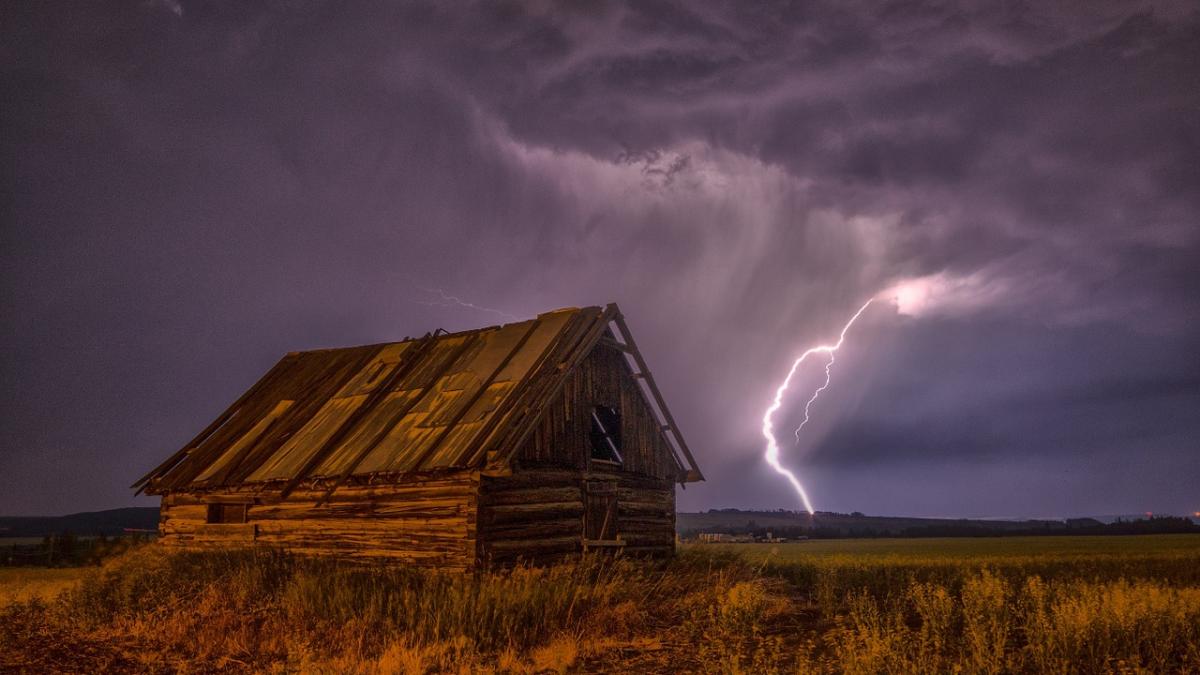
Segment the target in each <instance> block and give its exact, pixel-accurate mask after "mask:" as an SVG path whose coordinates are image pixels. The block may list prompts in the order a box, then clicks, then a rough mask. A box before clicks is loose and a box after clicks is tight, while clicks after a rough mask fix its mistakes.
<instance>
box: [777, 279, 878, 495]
mask: <svg viewBox="0 0 1200 675" xmlns="http://www.w3.org/2000/svg"><path fill="white" fill-rule="evenodd" d="M874 301H875V298H871V299H870V300H868V301H866V302H865V303H864V304H863V306H862V307H859V308H858V311H857V312H855V313H854V316H852V317H850V320H849V321H847V322H846V325H845V326H842V332H841V333H839V334H838V340H837V342H836V343H834V344H831V345H818V346H816V347H810V348H809V349H808V350H806V351H805V352H804V353H803V354H801V355H800V356H799V357H798V358H797V359H796V360H795V361H793V362H792V367H791V369H790V370H788V374H787V377H785V378H783V383H782V384H780V385H779V388H778V389H776V390H775V399H774V400H773V401H772V402H771V406H770V407H769V408H767V411H766V412H765V413H763V421H762V433H763V437H764V438H766V439H767V451H766V455H765V456H766V460H767V464H770V465H771V468H772V469H775V471H777V472H778V473H779V474H781V475H782V476H783V477H784V478H787V479H788V482H789V483H791V484H792V487H793V488H795V489H796V493H797V494H799V495H800V500H801V501H803V502H804V508H805V509H806V510H807V511H808V512H809V513H810V514H812V513H814V511H813V506H812V502H811V501H809V499H808V493H807V492H805V491H804V486H803V485H801V484H800V479H798V478H796V474H794V473H792V472H791V471H790V470H788V469H787V468H786V467H784V466H783V465H782V464H780V463H779V442H778V441H776V440H775V431H774V425H773V424H772V423H771V417H772V416H773V415H774V414H775V413H776V412H777V411H778V410H779V409H780V408H781V407H782V406H783V395H784V393H785V392H787V390H788V386H790V385H791V383H792V376H794V375H795V374H796V370H797V369H798V368H800V364H802V363H804V361H805V360H806V359H808V357H810V356H812V355H813V354H827V355H829V362H828V363H826V364H825V384H823V385H821V386H820V387H818V388H817V390H816V391H815V392H813V395H812V398H810V399H808V403H806V404H805V405H804V421H803V422H801V423H800V426H799V427H797V428H796V439H797V440H799V438H800V430H801V429H803V428H804V425H805V424H808V420H809V409H810V408H811V407H812V404H813V401H815V400H817V397H818V396H820V395H821V392H822V391H824V390H825V388H826V387H828V386H829V378H830V369H831V368H832V367H833V361H834V354H836V353H837V350H838V349H840V348H841V347H842V343H843V342H845V341H846V332H847V331H849V330H850V327H851V326H853V325H854V322H855V321H857V320H858V317H859V316H861V315H862V313H863V312H864V311H865V310H866V309H867V307H868V306H869V305H870V304H871V303H872V302H874Z"/></svg>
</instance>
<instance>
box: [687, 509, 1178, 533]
mask: <svg viewBox="0 0 1200 675" xmlns="http://www.w3.org/2000/svg"><path fill="white" fill-rule="evenodd" d="M1122 521H1123V522H1121V521H1117V522H1109V523H1105V522H1102V521H1101V520H1098V519H1095V518H1070V519H1067V520H978V519H968V518H961V519H951V518H903V517H892V516H868V515H864V514H862V513H830V512H827V511H818V512H817V513H816V514H815V515H809V514H808V513H805V512H796V511H783V510H780V511H741V510H739V509H711V510H709V511H705V512H702V513H679V514H676V518H675V529H676V531H677V532H679V534H680V536H683V537H691V536H695V535H697V534H699V533H701V532H717V533H724V534H753V535H758V536H764V535H765V534H766V533H768V532H770V533H771V534H772V535H774V536H776V537H796V536H808V537H817V538H840V537H961V536H967V537H970V536H980V537H987V536H1001V535H1006V534H1011V535H1015V534H1050V533H1062V534H1142V533H1144V534H1150V533H1154V532H1193V531H1200V527H1197V526H1196V525H1195V524H1194V523H1193V522H1192V521H1190V520H1188V519H1185V518H1178V517H1161V518H1160V517H1157V516H1156V517H1154V518H1145V517H1141V518H1132V519H1128V520H1126V519H1122Z"/></svg>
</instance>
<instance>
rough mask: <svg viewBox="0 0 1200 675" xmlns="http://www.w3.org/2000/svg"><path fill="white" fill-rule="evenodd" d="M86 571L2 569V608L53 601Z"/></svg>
mask: <svg viewBox="0 0 1200 675" xmlns="http://www.w3.org/2000/svg"><path fill="white" fill-rule="evenodd" d="M84 571H85V570H84V569H83V568H79V567H0V606H3V605H6V604H8V603H10V602H28V601H30V600H35V599H36V600H42V601H48V600H53V599H54V598H56V597H58V595H59V594H60V593H62V592H63V591H65V590H67V589H68V588H71V587H72V586H74V585H75V583H76V582H77V581H79V580H80V579H81V578H83V575H84Z"/></svg>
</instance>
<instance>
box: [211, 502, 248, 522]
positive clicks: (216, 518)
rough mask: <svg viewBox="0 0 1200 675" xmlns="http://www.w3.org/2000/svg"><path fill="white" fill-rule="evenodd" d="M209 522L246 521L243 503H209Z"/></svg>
mask: <svg viewBox="0 0 1200 675" xmlns="http://www.w3.org/2000/svg"><path fill="white" fill-rule="evenodd" d="M206 522H209V523H244V522H246V505H245V504H209V505H208V518H207V519H206Z"/></svg>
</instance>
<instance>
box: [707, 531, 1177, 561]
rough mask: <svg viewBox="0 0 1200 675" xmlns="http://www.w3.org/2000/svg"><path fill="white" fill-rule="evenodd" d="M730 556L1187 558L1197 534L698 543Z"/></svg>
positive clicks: (797, 558)
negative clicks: (732, 552)
mask: <svg viewBox="0 0 1200 675" xmlns="http://www.w3.org/2000/svg"><path fill="white" fill-rule="evenodd" d="M698 546H703V547H711V548H714V549H718V550H722V549H723V550H727V551H736V552H737V553H738V554H740V555H744V556H746V557H747V558H748V559H750V560H756V561H761V560H764V559H774V560H779V561H782V562H789V561H802V560H811V559H814V558H816V559H824V560H828V559H830V558H839V557H844V556H850V557H853V558H855V559H858V560H862V559H871V560H876V559H880V558H884V559H897V558H902V559H908V560H914V559H916V560H923V561H924V560H930V561H942V560H953V561H956V562H966V561H987V560H997V559H1009V560H1011V559H1016V558H1022V559H1023V558H1043V559H1060V560H1061V559H1064V558H1075V557H1119V556H1130V555H1135V556H1143V555H1149V556H1162V557H1171V556H1175V555H1185V556H1192V555H1196V554H1197V552H1198V551H1200V534H1155V535H1142V536H1116V537H1110V536H1099V537H1089V536H1072V537H957V538H937V539H813V540H808V541H798V542H787V543H783V544H703V545H698Z"/></svg>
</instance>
